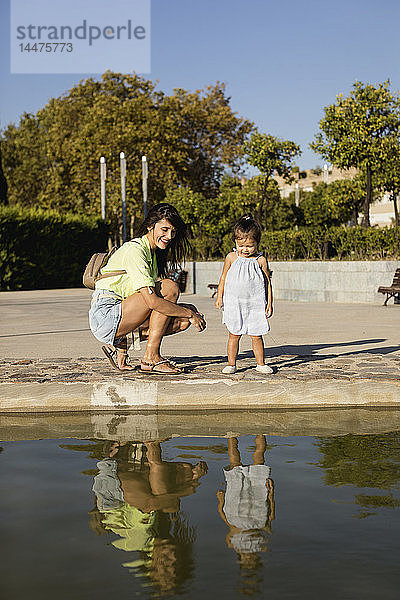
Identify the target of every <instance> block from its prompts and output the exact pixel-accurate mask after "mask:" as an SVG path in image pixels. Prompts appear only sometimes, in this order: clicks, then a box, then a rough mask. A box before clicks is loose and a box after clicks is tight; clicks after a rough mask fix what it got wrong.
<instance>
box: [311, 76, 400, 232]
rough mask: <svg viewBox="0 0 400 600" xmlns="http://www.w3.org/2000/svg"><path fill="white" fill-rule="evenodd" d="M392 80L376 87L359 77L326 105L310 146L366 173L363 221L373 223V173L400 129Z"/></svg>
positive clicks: (399, 103) (399, 102)
mask: <svg viewBox="0 0 400 600" xmlns="http://www.w3.org/2000/svg"><path fill="white" fill-rule="evenodd" d="M389 85H390V83H389V81H385V82H384V83H381V84H379V85H378V86H377V87H374V86H373V85H371V84H363V83H362V82H359V81H356V82H355V84H354V85H353V90H352V91H351V92H350V95H349V96H348V97H347V98H345V97H344V96H343V95H342V94H339V95H338V97H337V101H336V104H331V105H329V106H327V107H325V109H324V110H325V116H324V118H323V119H321V121H320V123H319V126H320V129H321V132H320V133H318V134H317V135H316V136H315V141H314V142H313V143H311V144H310V147H311V149H312V150H314V151H315V152H317V153H319V154H320V155H321V156H322V157H323V158H324V159H325V160H329V161H330V162H332V163H333V164H334V165H336V166H337V167H339V168H342V169H343V168H344V169H348V168H350V167H356V168H358V169H360V170H362V171H363V172H365V174H366V194H365V201H364V207H363V212H364V217H363V225H364V226H365V227H368V226H369V225H370V219H369V207H370V204H371V201H372V189H373V181H372V180H373V177H374V176H375V175H376V174H377V172H378V171H379V169H380V165H381V164H382V162H383V161H385V160H386V159H387V156H388V153H389V150H390V145H391V141H390V140H391V139H392V137H393V136H394V135H396V136H398V134H399V131H400V100H399V97H398V95H397V94H392V93H391V92H390V91H389Z"/></svg>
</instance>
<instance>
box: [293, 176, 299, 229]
mask: <svg viewBox="0 0 400 600" xmlns="http://www.w3.org/2000/svg"><path fill="white" fill-rule="evenodd" d="M299 199H300V190H299V184H298V183H296V185H295V188H294V202H295V204H296V208H299ZM295 229H296V230H297V229H298V226H297V225H296V227H295Z"/></svg>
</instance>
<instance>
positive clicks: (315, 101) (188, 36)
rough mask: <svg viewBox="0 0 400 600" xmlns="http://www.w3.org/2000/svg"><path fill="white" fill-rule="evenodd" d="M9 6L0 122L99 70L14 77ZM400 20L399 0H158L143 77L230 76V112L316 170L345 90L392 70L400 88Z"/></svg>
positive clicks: (197, 83) (5, 4) (4, 10)
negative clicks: (325, 126)
mask: <svg viewBox="0 0 400 600" xmlns="http://www.w3.org/2000/svg"><path fill="white" fill-rule="evenodd" d="M32 1H35V0H32ZM58 1H60V0H54V2H58ZM64 2H68V0H64ZM84 4H85V0H82V6H84ZM109 4H110V14H112V11H113V2H112V1H111V0H110V2H109ZM9 13H10V8H9V0H0V39H1V40H2V41H1V45H2V48H1V52H0V77H1V84H2V85H1V96H0V118H1V126H2V127H4V126H6V125H7V124H8V123H9V122H10V121H12V122H18V120H19V117H20V115H21V114H22V113H23V112H24V111H27V112H36V111H37V110H38V109H39V108H41V107H42V106H43V105H44V104H46V103H47V101H48V100H49V98H50V97H52V96H59V95H61V94H62V93H63V92H65V91H66V90H68V89H69V88H71V87H72V86H73V85H74V84H76V83H77V82H78V81H80V80H81V79H84V78H86V77H87V76H92V77H97V75H92V74H87V75H85V74H77V75H71V74H69V75H11V74H10V51H9V39H10V36H9ZM399 23H400V2H399V0H381V1H380V2H378V1H377V0H346V1H345V0H336V1H333V0H332V1H330V2H327V1H325V0H302V2H299V1H298V0H280V1H275V2H272V1H271V0H152V2H151V73H150V74H148V75H146V77H149V78H150V79H152V80H153V81H155V80H158V81H159V83H158V87H159V88H160V89H162V90H163V91H164V92H166V93H169V92H170V91H172V89H173V88H174V87H182V88H185V89H187V90H195V89H199V88H202V87H205V86H207V85H209V84H214V83H215V82H216V81H217V80H218V81H222V82H225V83H226V85H227V93H228V95H229V96H230V97H231V106H232V108H233V110H235V111H236V112H237V113H238V114H239V115H241V116H244V117H247V118H249V119H250V120H252V121H254V122H255V124H256V126H257V127H258V129H259V130H260V131H262V132H266V133H272V134H273V135H276V136H278V137H282V138H285V139H290V140H293V141H295V142H296V143H298V144H299V145H300V146H301V148H302V151H303V154H302V156H301V158H300V159H299V160H298V164H299V165H300V166H301V167H302V168H311V167H314V166H315V165H316V164H322V159H321V158H319V157H318V156H316V155H315V154H313V153H312V152H311V150H309V149H308V144H309V143H310V141H312V139H313V137H314V134H315V133H316V132H317V130H318V121H319V119H320V118H321V116H322V114H323V107H324V106H326V105H327V104H330V103H332V102H334V101H335V97H336V95H337V94H338V93H339V92H343V93H344V94H348V93H349V91H350V89H351V86H352V84H353V83H354V81H355V80H356V79H358V80H360V81H363V82H369V83H373V84H376V83H379V82H382V81H384V80H385V79H387V78H389V79H390V80H391V82H392V89H394V90H397V89H399V88H400V73H399V70H400V67H399V64H400V63H399V55H400V36H399Z"/></svg>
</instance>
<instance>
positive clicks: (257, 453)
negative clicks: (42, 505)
mask: <svg viewBox="0 0 400 600" xmlns="http://www.w3.org/2000/svg"><path fill="white" fill-rule="evenodd" d="M255 444H256V449H255V450H254V454H253V464H254V465H263V464H264V453H265V451H266V449H267V440H266V439H265V435H256V439H255Z"/></svg>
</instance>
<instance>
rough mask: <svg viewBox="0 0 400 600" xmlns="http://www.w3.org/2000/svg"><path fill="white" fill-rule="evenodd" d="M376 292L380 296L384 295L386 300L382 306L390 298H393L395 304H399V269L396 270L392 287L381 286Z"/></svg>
mask: <svg viewBox="0 0 400 600" xmlns="http://www.w3.org/2000/svg"><path fill="white" fill-rule="evenodd" d="M378 292H379V293H380V294H386V300H385V302H384V303H383V306H386V305H387V303H388V300H390V298H394V303H395V304H400V269H396V273H395V274H394V277H393V282H392V285H391V286H390V287H384V286H382V285H381V286H380V287H379V288H378Z"/></svg>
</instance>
